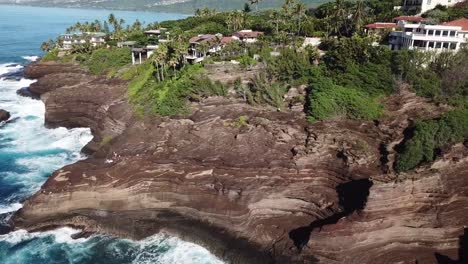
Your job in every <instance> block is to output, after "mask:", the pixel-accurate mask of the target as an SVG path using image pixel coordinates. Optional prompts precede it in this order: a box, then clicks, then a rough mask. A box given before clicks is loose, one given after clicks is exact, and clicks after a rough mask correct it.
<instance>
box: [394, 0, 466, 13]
mask: <svg viewBox="0 0 468 264" xmlns="http://www.w3.org/2000/svg"><path fill="white" fill-rule="evenodd" d="M463 1H465V0H403V5H402V6H400V7H398V8H399V9H402V10H417V12H418V13H420V14H423V13H425V12H427V11H429V10H431V9H434V8H435V7H436V6H438V5H441V6H447V7H448V6H453V5H455V4H457V3H461V2H463Z"/></svg>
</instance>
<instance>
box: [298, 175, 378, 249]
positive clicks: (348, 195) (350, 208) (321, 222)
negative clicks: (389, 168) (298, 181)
mask: <svg viewBox="0 0 468 264" xmlns="http://www.w3.org/2000/svg"><path fill="white" fill-rule="evenodd" d="M372 185H373V183H372V182H371V181H370V180H368V179H363V180H356V181H351V182H347V183H343V184H340V185H338V186H337V188H336V192H337V193H338V197H339V204H340V207H341V208H342V212H340V213H337V214H334V215H332V216H330V217H327V218H325V219H318V220H315V221H313V222H312V223H311V224H310V225H308V226H303V227H299V228H296V229H294V230H292V231H290V232H289V238H290V239H291V240H293V242H294V245H295V246H296V247H297V249H299V251H301V250H302V248H303V247H304V246H305V245H307V243H308V242H309V240H310V234H311V233H312V231H313V230H314V229H316V228H320V229H321V228H322V227H323V226H326V225H333V224H336V223H337V222H338V221H339V220H340V219H341V218H343V217H345V216H347V215H350V214H352V213H354V212H355V211H360V210H362V209H364V207H365V206H366V203H367V197H368V196H369V189H370V187H372Z"/></svg>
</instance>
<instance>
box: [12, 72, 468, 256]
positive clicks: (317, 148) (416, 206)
mask: <svg viewBox="0 0 468 264" xmlns="http://www.w3.org/2000/svg"><path fill="white" fill-rule="evenodd" d="M35 67H38V68H37V69H35ZM47 67H49V66H47V65H33V66H30V68H29V69H28V70H27V71H30V72H35V73H37V75H42V76H43V77H41V78H40V79H39V81H38V84H37V85H38V86H37V87H36V89H37V91H43V94H42V96H41V98H42V100H44V102H45V104H46V110H47V114H46V122H47V124H49V125H51V126H57V125H63V126H67V127H75V126H86V127H91V130H92V132H93V134H94V135H95V139H94V140H93V142H92V143H91V144H90V145H89V146H88V150H89V151H92V155H91V156H90V157H89V158H88V159H87V160H84V161H80V162H78V163H76V164H72V165H69V166H66V167H64V168H62V169H60V170H58V171H56V172H55V173H54V174H53V175H52V176H51V177H50V178H49V179H48V181H47V182H46V183H45V184H44V186H43V187H42V189H41V191H40V192H38V193H37V194H35V195H34V196H33V197H31V198H30V199H28V200H27V201H26V202H25V203H24V207H23V208H22V209H21V210H20V211H19V213H17V214H16V215H15V216H14V217H13V220H12V221H13V223H14V224H15V226H16V228H26V229H28V230H38V229H44V228H53V227H56V226H59V225H71V226H76V227H81V228H83V229H84V230H83V232H85V233H87V232H106V233H112V234H115V235H121V236H127V237H133V238H143V237H145V236H149V235H152V234H154V233H157V232H167V233H171V234H175V235H178V236H180V237H182V238H183V239H186V240H191V241H194V242H196V243H198V244H201V245H204V246H206V247H208V248H209V249H210V250H211V251H212V252H214V253H215V254H216V255H218V256H220V257H222V258H225V259H229V260H230V261H231V262H232V263H315V262H319V263H415V262H418V263H436V255H435V253H437V254H442V255H445V256H447V257H449V258H452V259H457V258H458V256H457V252H458V247H459V237H460V236H461V235H463V233H464V228H463V227H464V226H465V225H467V224H468V209H467V208H468V180H467V179H466V177H465V176H466V175H467V172H468V150H467V149H466V147H464V146H463V145H462V144H460V145H458V146H456V147H454V148H452V149H450V150H448V151H447V152H446V153H445V154H444V156H443V157H442V158H440V159H439V160H437V161H436V162H435V163H434V164H431V165H428V166H426V167H422V168H420V169H419V170H418V171H413V172H409V173H406V174H401V175H395V174H392V172H391V170H390V169H388V168H391V167H392V164H393V163H392V159H391V158H390V157H391V156H392V155H394V154H395V151H394V149H393V147H392V146H394V145H395V144H396V143H395V142H398V141H400V140H401V139H402V138H403V135H402V133H403V130H404V129H405V127H406V126H407V125H408V124H409V122H408V120H407V118H409V117H410V116H414V115H415V114H414V113H413V112H414V111H415V109H414V108H413V107H412V106H411V104H409V103H408V102H410V101H412V102H418V106H417V107H418V111H416V112H417V113H418V114H419V115H420V116H421V117H431V116H434V115H437V113H440V112H441V111H443V109H438V108H432V107H433V106H432V105H431V104H429V103H428V102H425V101H415V100H419V99H418V98H417V97H415V95H413V94H408V93H402V94H401V95H398V96H399V97H398V96H396V97H395V98H390V101H389V102H388V107H387V109H388V111H387V112H388V115H387V117H386V118H384V119H382V120H379V122H376V123H374V122H359V121H350V120H342V119H336V120H331V121H327V122H318V123H315V124H308V123H307V122H306V121H305V118H304V114H303V113H298V112H277V111H274V110H267V109H261V108H255V107H252V106H248V105H245V104H241V103H236V102H233V101H229V100H225V99H222V98H211V99H209V100H206V101H204V102H202V103H200V104H193V114H191V115H190V116H187V117H179V118H172V119H170V118H157V117H147V118H145V119H143V120H142V119H138V118H134V117H133V116H132V113H131V112H132V111H131V109H132V108H131V107H132V106H131V105H129V103H128V100H127V99H126V96H125V94H126V84H125V83H124V82H122V81H118V80H111V79H101V78H96V77H94V76H88V75H87V74H86V73H85V72H82V71H81V72H80V71H78V72H76V71H77V69H75V68H74V66H72V67H71V68H70V69H71V70H70V72H68V70H67V69H68V68H67V67H64V66H63V65H62V66H61V67H60V68H62V71H61V72H57V68H59V66H57V65H52V66H50V67H51V72H52V73H47ZM52 76H53V77H52ZM57 80H61V81H60V82H59V83H52V82H53V81H55V82H57ZM395 103H398V104H400V105H401V106H400V107H398V106H396V105H395ZM430 109H432V110H430ZM240 116H246V117H248V120H249V121H248V123H247V124H246V125H244V126H242V127H238V126H236V125H235V122H236V120H237V119H238V118H239V117H240ZM108 137H110V138H112V140H111V141H110V143H108V145H103V144H101V143H102V142H103V139H104V138H108ZM383 150H386V151H383Z"/></svg>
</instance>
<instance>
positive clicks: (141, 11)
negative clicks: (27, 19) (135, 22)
mask: <svg viewBox="0 0 468 264" xmlns="http://www.w3.org/2000/svg"><path fill="white" fill-rule="evenodd" d="M0 6H14V7H35V8H55V9H78V10H90V11H95V10H108V11H118V12H138V13H158V14H166V15H185V16H186V17H189V16H192V14H191V13H188V12H187V13H184V12H182V13H175V12H168V11H158V10H147V9H119V8H111V7H75V6H56V5H41V4H32V3H24V4H22V3H2V2H0Z"/></svg>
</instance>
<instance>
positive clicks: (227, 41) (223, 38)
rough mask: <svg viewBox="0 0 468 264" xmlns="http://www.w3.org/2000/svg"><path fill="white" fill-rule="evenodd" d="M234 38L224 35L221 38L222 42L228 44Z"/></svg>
mask: <svg viewBox="0 0 468 264" xmlns="http://www.w3.org/2000/svg"><path fill="white" fill-rule="evenodd" d="M233 40H234V39H233V38H232V37H222V38H221V44H227V43H229V42H231V41H233Z"/></svg>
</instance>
